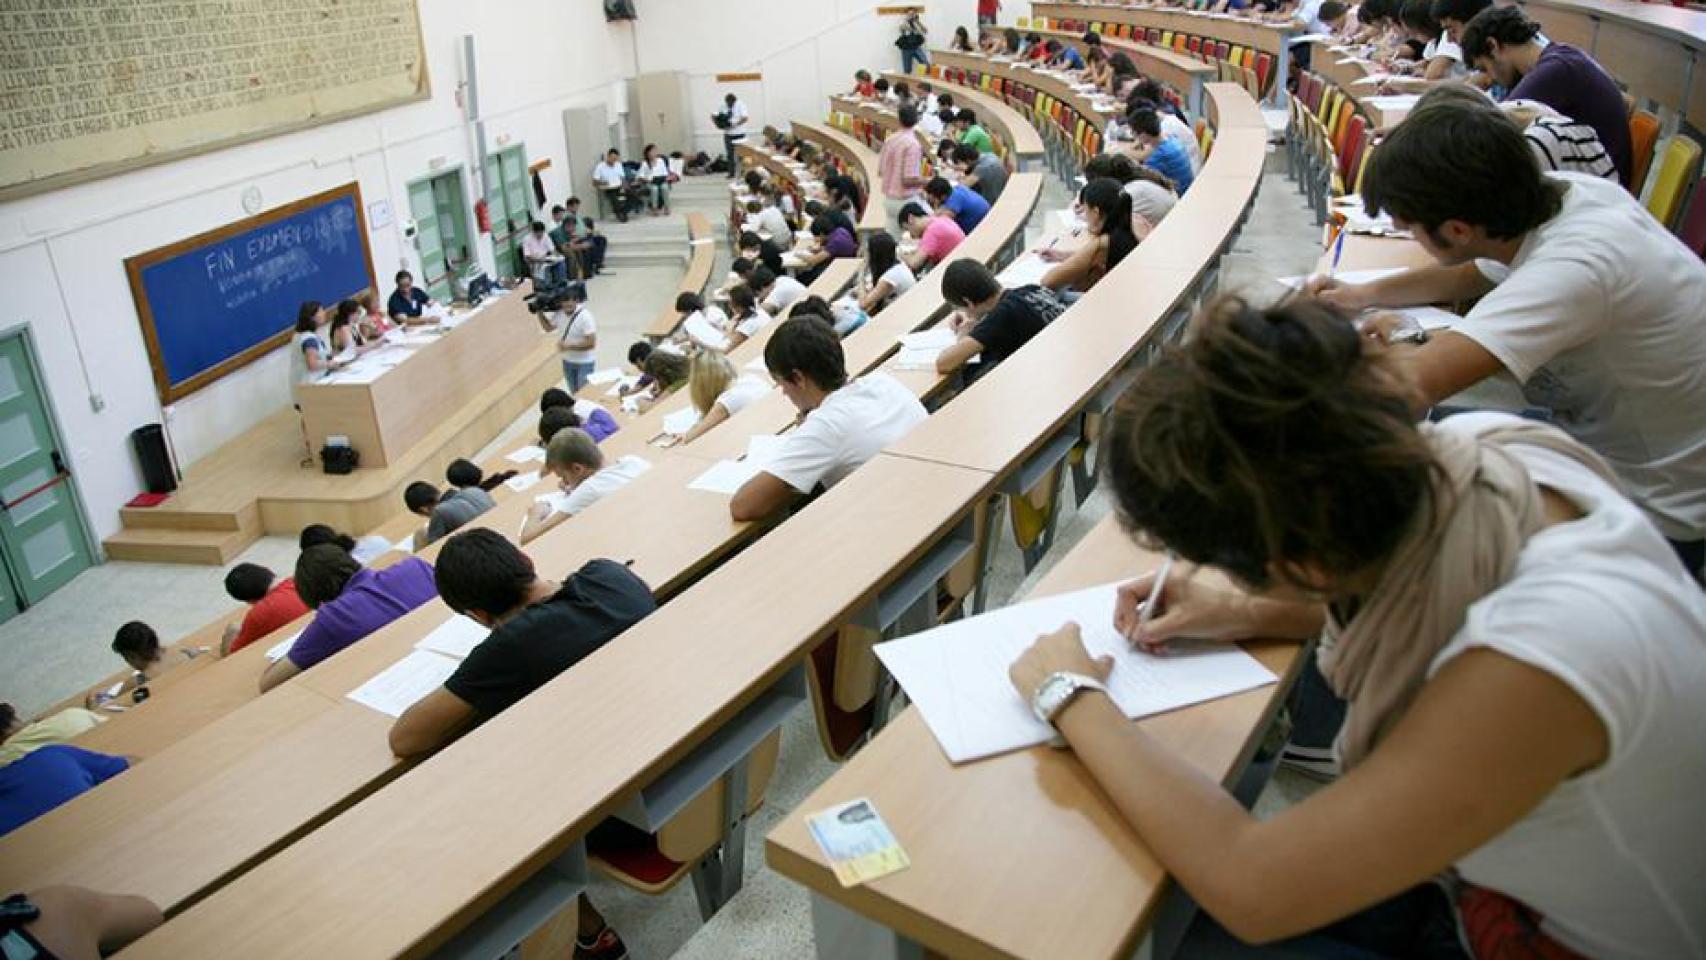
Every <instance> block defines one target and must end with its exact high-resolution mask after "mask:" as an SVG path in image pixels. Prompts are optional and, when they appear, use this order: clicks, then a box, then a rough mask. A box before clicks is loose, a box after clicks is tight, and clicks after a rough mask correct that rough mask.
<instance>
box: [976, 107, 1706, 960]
mask: <svg viewBox="0 0 1706 960" xmlns="http://www.w3.org/2000/svg"><path fill="white" fill-rule="evenodd" d="M1415 118H1416V114H1415V113H1412V114H1410V117H1409V118H1408V119H1406V120H1405V121H1404V123H1403V124H1401V125H1400V126H1399V128H1398V129H1400V130H1402V129H1405V128H1407V127H1408V126H1409V124H1410V123H1411V122H1413V121H1414V120H1415ZM1433 133H1437V131H1433ZM1424 139H1425V141H1426V142H1427V143H1428V144H1429V145H1430V147H1431V148H1432V149H1434V150H1436V151H1437V148H1438V146H1439V144H1441V143H1447V142H1450V143H1453V144H1454V146H1455V141H1446V140H1442V139H1439V138H1437V137H1435V136H1431V135H1430V136H1426V137H1424ZM1389 146H1390V141H1388V142H1387V144H1384V145H1382V146H1381V150H1382V151H1385V150H1387V149H1388V148H1389ZM1443 154H1444V155H1443V156H1440V158H1439V160H1440V163H1441V164H1442V165H1449V164H1451V163H1452V162H1455V161H1461V160H1462V159H1463V157H1464V156H1465V151H1463V150H1460V149H1452V150H1447V151H1443ZM1470 155H1474V154H1470ZM1377 156H1378V154H1377ZM1441 186H1442V188H1443V187H1449V186H1451V184H1442V185H1441ZM1572 189H1574V187H1572ZM1611 189H1616V188H1611ZM1420 235H1421V234H1420V232H1419V231H1418V236H1420ZM1698 302H1699V301H1695V304H1696V305H1697V304H1698ZM1696 319H1697V316H1696ZM1191 329H1192V336H1191V337H1190V338H1189V339H1187V340H1186V342H1185V344H1184V346H1183V347H1181V348H1174V349H1171V350H1169V351H1167V352H1165V353H1164V354H1163V355H1162V357H1161V359H1160V360H1159V361H1158V362H1156V363H1155V364H1152V365H1150V366H1148V367H1146V368H1144V369H1143V370H1142V371H1141V372H1140V373H1139V375H1138V377H1137V380H1136V382H1135V383H1134V384H1133V385H1132V386H1131V387H1130V388H1128V389H1127V391H1126V393H1125V395H1124V396H1123V397H1122V398H1121V399H1120V402H1119V404H1118V406H1116V408H1115V412H1114V415H1113V418H1112V421H1111V423H1110V425H1109V428H1108V431H1107V433H1106V436H1105V439H1104V442H1105V443H1107V444H1108V447H1107V450H1106V453H1105V455H1106V457H1107V467H1106V471H1107V473H1106V475H1107V477H1108V479H1109V482H1110V485H1111V486H1112V487H1113V496H1114V498H1115V501H1116V503H1117V509H1118V511H1119V516H1120V518H1121V521H1122V525H1123V526H1124V527H1125V528H1126V529H1128V530H1129V531H1131V533H1132V534H1133V535H1134V536H1135V537H1138V538H1140V539H1141V540H1142V541H1143V542H1144V543H1145V544H1146V545H1152V546H1154V547H1156V548H1165V549H1167V550H1168V551H1170V552H1171V553H1172V554H1174V555H1176V556H1178V557H1179V558H1180V559H1181V560H1182V561H1188V563H1189V566H1186V567H1185V569H1184V570H1182V571H1181V570H1174V571H1173V576H1172V577H1170V578H1169V579H1168V580H1167V581H1166V583H1165V585H1164V586H1163V587H1162V592H1161V595H1160V596H1159V597H1158V598H1157V599H1158V604H1157V609H1158V610H1159V611H1160V615H1159V616H1156V617H1155V618H1154V619H1148V620H1147V622H1145V621H1146V618H1143V617H1140V616H1139V615H1138V610H1137V608H1138V604H1139V603H1140V602H1141V601H1142V600H1143V599H1144V598H1146V597H1147V596H1148V595H1149V593H1150V592H1151V590H1152V589H1153V588H1154V586H1155V578H1154V576H1153V575H1145V576H1143V577H1139V578H1138V579H1137V580H1135V581H1133V582H1132V583H1130V584H1128V585H1126V586H1125V587H1124V588H1122V590H1121V591H1120V597H1119V599H1118V600H1117V601H1116V605H1115V612H1114V617H1113V624H1112V627H1113V628H1114V629H1115V630H1117V631H1119V632H1120V633H1122V634H1124V635H1125V636H1126V637H1127V638H1128V640H1130V641H1131V642H1132V643H1133V644H1135V645H1137V646H1138V647H1139V648H1140V649H1145V650H1159V649H1160V648H1163V647H1164V646H1165V645H1166V644H1167V643H1168V642H1169V641H1170V640H1172V639H1173V638H1180V637H1184V636H1189V637H1192V638H1211V639H1214V640H1221V641H1235V640H1243V639H1248V638H1255V637H1262V638H1269V639H1275V638H1296V639H1298V640H1300V641H1313V640H1314V639H1315V638H1316V636H1317V635H1319V634H1321V632H1322V630H1323V628H1325V630H1326V640H1325V641H1324V642H1323V645H1322V647H1323V650H1324V651H1326V652H1325V654H1324V656H1323V658H1322V664H1323V670H1324V672H1325V674H1326V676H1327V678H1328V680H1329V681H1330V683H1331V685H1332V687H1333V688H1334V689H1335V690H1337V691H1339V692H1341V693H1343V694H1345V695H1347V696H1348V697H1349V698H1350V710H1349V715H1348V718H1347V719H1346V722H1345V726H1344V728H1343V730H1341V731H1340V733H1339V747H1340V749H1339V755H1340V759H1341V762H1342V763H1343V765H1344V766H1345V768H1346V771H1347V772H1346V773H1345V775H1344V776H1343V777H1341V778H1340V779H1339V781H1338V782H1337V783H1335V784H1334V785H1333V786H1331V787H1329V788H1327V789H1325V790H1322V791H1320V792H1318V793H1316V794H1314V795H1313V796H1310V797H1308V798H1307V799H1304V800H1302V801H1301V802H1300V803H1297V804H1296V805H1294V806H1292V807H1291V808H1290V809H1289V810H1286V811H1285V812H1284V813H1282V814H1280V815H1279V816H1276V817H1273V818H1269V819H1261V820H1259V819H1257V818H1256V817H1254V816H1253V815H1252V814H1251V813H1250V812H1249V811H1247V810H1246V809H1245V808H1244V807H1243V806H1242V805H1241V804H1240V803H1239V802H1238V801H1237V800H1235V799H1234V798H1233V797H1232V796H1230V795H1229V794H1228V793H1227V792H1226V790H1225V788H1224V787H1223V786H1222V785H1221V783H1220V782H1218V780H1216V779H1213V778H1211V777H1208V776H1205V775H1204V773H1203V772H1201V771H1199V770H1197V769H1195V768H1194V767H1192V766H1191V765H1190V764H1189V763H1186V762H1184V761H1183V760H1182V759H1181V758H1180V757H1179V756H1178V754H1177V753H1175V752H1174V751H1173V750H1171V749H1169V748H1168V747H1166V746H1164V745H1162V744H1160V743H1158V742H1157V741H1156V740H1154V739H1153V738H1152V736H1151V735H1150V734H1148V733H1146V732H1145V731H1144V728H1143V727H1142V726H1140V725H1138V724H1135V723H1132V722H1130V721H1128V720H1127V719H1126V718H1125V717H1124V716H1123V715H1122V714H1120V713H1119V712H1118V710H1117V709H1116V708H1114V707H1113V705H1112V703H1111V702H1110V701H1109V700H1108V699H1107V697H1106V696H1105V695H1103V694H1102V693H1101V692H1100V690H1099V689H1098V686H1099V684H1100V682H1101V681H1104V680H1106V679H1107V677H1108V676H1109V661H1108V660H1106V659H1103V660H1100V661H1098V660H1094V659H1092V658H1091V657H1090V656H1089V654H1087V653H1086V652H1085V650H1084V646H1083V643H1082V642H1081V641H1080V639H1079V629H1078V625H1076V624H1068V625H1067V626H1066V627H1065V628H1063V629H1061V630H1058V631H1056V632H1055V633H1052V634H1049V635H1047V636H1045V637H1043V638H1042V639H1041V640H1039V641H1038V642H1037V644H1036V645H1035V646H1033V647H1032V648H1031V650H1030V651H1028V652H1027V653H1025V654H1024V655H1022V656H1021V657H1020V658H1019V659H1018V660H1017V661H1016V662H1015V663H1014V664H1013V666H1012V668H1011V669H1010V671H1009V673H1010V675H1011V678H1012V681H1013V685H1014V687H1015V689H1016V690H1017V691H1018V693H1019V695H1020V696H1021V697H1022V698H1024V700H1025V701H1026V702H1027V703H1029V704H1030V705H1031V706H1032V709H1033V710H1034V712H1035V713H1036V714H1037V715H1038V716H1039V717H1042V718H1044V719H1046V720H1048V721H1049V722H1050V723H1051V724H1052V725H1053V726H1054V727H1055V728H1056V729H1057V730H1059V731H1060V732H1061V733H1062V734H1063V735H1064V737H1065V740H1066V743H1067V745H1068V746H1069V747H1070V748H1071V749H1072V750H1073V751H1074V752H1075V753H1076V754H1077V755H1078V756H1077V759H1078V760H1079V761H1080V762H1081V763H1082V764H1083V765H1084V769H1085V770H1086V771H1087V772H1088V773H1089V775H1090V777H1091V778H1092V779H1094V780H1095V781H1096V782H1097V784H1098V785H1099V786H1100V787H1101V789H1102V790H1103V791H1104V793H1105V794H1106V796H1107V797H1109V798H1110V799H1111V800H1112V801H1113V804H1114V807H1115V808H1116V809H1117V810H1118V811H1119V812H1120V814H1121V815H1122V816H1123V817H1124V819H1126V820H1127V821H1128V822H1129V823H1130V825H1131V826H1132V828H1133V829H1134V830H1135V831H1136V834H1137V836H1138V838H1139V839H1141V840H1142V841H1143V842H1144V843H1145V844H1147V845H1148V847H1149V849H1150V850H1152V851H1153V852H1154V854H1155V857H1156V859H1157V860H1158V861H1159V865H1160V868H1161V869H1164V870H1165V871H1166V872H1167V873H1168V874H1170V875H1171V876H1173V877H1174V878H1176V879H1177V881H1178V883H1179V885H1180V887H1181V888H1182V891H1183V892H1184V893H1185V894H1187V895H1189V896H1190V897H1191V898H1192V899H1193V900H1195V901H1196V902H1197V903H1199V904H1201V906H1202V908H1203V911H1204V914H1205V916H1203V917H1201V918H1200V919H1199V921H1198V923H1197V925H1196V926H1195V927H1193V928H1192V929H1191V931H1190V932H1189V934H1187V936H1186V937H1185V941H1184V943H1182V944H1181V945H1180V946H1179V949H1178V955H1179V956H1187V957H1189V956H1224V955H1228V954H1226V953H1222V952H1220V951H1221V950H1235V951H1237V952H1238V954H1239V955H1253V953H1252V952H1250V951H1251V948H1248V947H1238V946H1237V945H1236V944H1234V943H1232V937H1237V938H1238V939H1240V940H1243V941H1246V942H1260V943H1265V944H1271V947H1270V949H1269V950H1268V951H1263V952H1262V955H1272V956H1280V955H1283V956H1312V957H1325V956H1359V957H1360V956H1421V955H1426V956H1442V957H1443V956H1452V957H1468V956H1480V957H1495V956H1506V955H1508V954H1506V953H1505V952H1504V948H1509V947H1514V948H1515V950H1516V952H1517V953H1518V954H1520V955H1522V956H1530V957H1542V956H1545V957H1577V956H1594V957H1610V956H1645V957H1670V956H1676V957H1680V956H1685V955H1689V954H1694V953H1697V952H1698V949H1697V948H1698V946H1699V945H1700V944H1701V943H1706V912H1702V911H1700V910H1698V909H1694V908H1688V907H1683V906H1681V905H1683V904H1690V903H1692V904H1702V903H1706V871H1702V870H1701V869H1700V866H1701V864H1702V863H1706V831H1702V830H1700V828H1699V827H1700V824H1699V820H1700V818H1699V803H1698V800H1699V797H1700V796H1701V795H1702V791H1706V752H1703V751H1701V750H1698V749H1693V748H1692V747H1691V746H1688V745H1691V744H1696V743H1697V742H1698V740H1699V733H1700V731H1701V730H1702V729H1706V594H1703V593H1702V591H1700V590H1699V588H1698V587H1697V586H1696V585H1695V584H1693V583H1691V582H1690V581H1689V580H1688V579H1687V578H1686V577H1685V576H1684V575H1683V571H1682V570H1681V569H1680V568H1679V567H1678V566H1677V565H1676V563H1675V561H1674V559H1673V558H1672V557H1671V555H1670V552H1669V551H1668V550H1666V548H1665V544H1664V541H1663V540H1662V539H1661V538H1660V537H1659V535H1658V531H1656V530H1654V529H1653V528H1652V526H1651V525H1650V524H1649V523H1647V522H1646V520H1645V519H1644V518H1643V517H1642V514H1641V512H1640V511H1639V510H1637V509H1636V508H1635V507H1634V506H1633V505H1632V504H1630V503H1629V502H1628V501H1627V500H1626V499H1624V497H1623V495H1622V493H1621V492H1620V491H1619V490H1618V481H1617V478H1616V477H1614V476H1613V475H1612V474H1611V473H1610V472H1609V471H1607V470H1606V469H1605V465H1604V463H1603V461H1601V460H1600V459H1599V458H1598V457H1596V456H1594V455H1593V454H1592V453H1591V452H1590V451H1588V450H1586V449H1585V448H1583V447H1581V446H1580V445H1578V444H1576V443H1574V442H1573V441H1571V440H1570V439H1569V438H1568V437H1566V436H1565V435H1563V434H1562V433H1560V432H1558V431H1557V430H1555V429H1553V428H1552V427H1550V426H1546V425H1543V424H1537V423H1534V422H1532V421H1526V420H1521V419H1517V418H1515V417H1511V416H1507V415H1503V414H1493V413H1480V414H1472V415H1463V416H1457V417H1452V418H1449V419H1447V420H1444V421H1441V422H1440V423H1438V424H1423V425H1420V426H1418V425H1417V424H1416V422H1415V419H1414V417H1413V415H1412V412H1411V407H1410V398H1409V397H1408V395H1407V394H1408V392H1409V387H1408V383H1407V373H1406V372H1405V371H1404V369H1403V368H1402V366H1401V365H1399V364H1397V363H1395V362H1394V360H1395V359H1396V358H1395V357H1393V355H1392V351H1391V350H1390V349H1387V348H1384V347H1383V346H1382V345H1380V344H1378V343H1375V342H1373V341H1371V340H1370V339H1369V338H1367V337H1363V336H1359V335H1358V334H1357V332H1356V331H1355V329H1354V328H1353V327H1352V326H1351V325H1350V324H1348V323H1347V322H1346V318H1345V317H1344V316H1343V315H1340V314H1338V313H1337V312H1336V311H1331V310H1327V309H1323V308H1322V307H1321V306H1320V305H1319V304H1316V303H1312V302H1310V301H1307V300H1293V301H1291V302H1289V303H1285V304H1282V305H1281V306H1279V307H1276V308H1272V309H1269V310H1266V311H1262V310H1256V309H1253V308H1251V307H1249V306H1247V305H1244V304H1242V303H1239V302H1237V301H1223V302H1222V303H1220V304H1218V305H1217V306H1216V307H1213V308H1211V309H1210V310H1209V311H1208V312H1207V314H1206V315H1204V316H1200V317H1199V318H1197V320H1196V321H1195V322H1194V323H1193V324H1192V325H1191ZM1196 565H1201V566H1205V567H1215V568H1218V570H1219V571H1221V572H1224V574H1225V575H1226V576H1227V578H1228V579H1229V580H1230V581H1231V582H1232V583H1233V584H1238V585H1239V586H1230V585H1226V584H1225V582H1224V581H1217V580H1216V579H1211V578H1209V577H1201V576H1193V575H1192V574H1193V573H1194V572H1195V567H1196ZM1113 669H1114V670H1116V671H1117V670H1119V669H1120V668H1119V667H1114V668H1113ZM1080 678H1085V679H1087V680H1088V681H1089V683H1088V684H1085V686H1083V687H1081V688H1080V689H1079V690H1077V691H1074V690H1072V689H1071V687H1072V685H1073V684H1074V683H1080V684H1083V683H1085V679H1080ZM1075 693H1076V695H1074V694H1075ZM1447 868H1452V873H1453V876H1452V880H1453V881H1454V882H1453V883H1452V884H1451V885H1450V886H1449V887H1442V886H1440V885H1436V883H1435V882H1434V881H1435V880H1436V878H1438V877H1439V876H1440V874H1441V873H1442V871H1444V870H1446V869H1447ZM1459 881H1460V882H1459ZM1444 890H1449V891H1450V893H1449V894H1446V893H1443V892H1442V891H1444ZM1453 901H1455V903H1454V902H1453ZM1457 908H1461V917H1460V916H1459V911H1458V909H1457ZM1210 918H1212V919H1210ZM1459 919H1461V920H1462V921H1463V923H1462V926H1461V927H1460V925H1459ZM1460 929H1461V930H1462V931H1463V933H1464V934H1466V936H1463V937H1462V939H1463V940H1465V941H1467V950H1466V949H1465V947H1464V946H1463V945H1460V942H1459V938H1460V934H1459V932H1458V931H1459V930H1460ZM1430 933H1437V935H1440V936H1439V938H1438V939H1433V944H1436V945H1437V947H1438V948H1437V949H1429V948H1428V945H1427V944H1424V938H1425V937H1428V936H1429V934H1430Z"/></svg>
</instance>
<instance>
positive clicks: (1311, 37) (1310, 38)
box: [1286, 33, 1338, 43]
mask: <svg viewBox="0 0 1706 960" xmlns="http://www.w3.org/2000/svg"><path fill="white" fill-rule="evenodd" d="M1336 39H1338V36H1337V35H1336V34H1331V33H1306V34H1304V35H1303V36H1301V37H1292V38H1291V39H1289V40H1287V41H1286V42H1287V43H1314V42H1315V41H1317V40H1321V41H1327V40H1336Z"/></svg>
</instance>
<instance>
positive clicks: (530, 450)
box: [504, 446, 545, 463]
mask: <svg viewBox="0 0 1706 960" xmlns="http://www.w3.org/2000/svg"><path fill="white" fill-rule="evenodd" d="M504 459H505V460H508V461H509V462H510V463H544V462H545V448H544V447H539V446H529V447H522V448H521V449H520V450H512V451H510V452H509V453H508V454H505V455H504Z"/></svg>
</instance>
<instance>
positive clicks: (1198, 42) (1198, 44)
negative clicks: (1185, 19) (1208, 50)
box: [1185, 37, 1202, 57]
mask: <svg viewBox="0 0 1706 960" xmlns="http://www.w3.org/2000/svg"><path fill="white" fill-rule="evenodd" d="M1185 49H1186V50H1189V51H1190V52H1191V56H1193V57H1200V56H1202V37H1192V38H1190V39H1189V40H1187V41H1185Z"/></svg>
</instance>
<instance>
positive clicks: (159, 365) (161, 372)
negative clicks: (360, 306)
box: [124, 181, 378, 404]
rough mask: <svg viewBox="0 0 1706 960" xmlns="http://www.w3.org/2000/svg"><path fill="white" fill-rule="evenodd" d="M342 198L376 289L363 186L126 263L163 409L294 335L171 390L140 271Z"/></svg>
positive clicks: (298, 202)
mask: <svg viewBox="0 0 1706 960" xmlns="http://www.w3.org/2000/svg"><path fill="white" fill-rule="evenodd" d="M344 197H349V198H351V199H352V200H353V201H354V202H355V220H356V229H357V231H358V232H359V233H360V234H361V254H362V257H363V258H364V259H365V260H366V261H367V276H368V278H369V279H370V280H373V281H374V283H375V285H377V283H378V280H377V279H376V278H375V275H374V273H373V247H372V245H371V244H369V243H368V238H367V207H366V206H364V205H363V204H362V202H361V184H360V183H359V182H356V181H351V182H349V183H345V184H341V185H339V186H336V187H333V188H332V189H330V190H322V191H321V192H319V193H316V194H314V195H313V196H309V197H303V198H302V199H300V200H295V201H292V202H290V203H287V204H285V205H284V206H282V207H274V208H273V209H271V210H264V211H262V212H260V213H257V214H255V215H254V216H252V217H244V218H243V219H241V220H237V221H234V222H232V223H228V224H226V225H225V226H223V227H217V228H215V229H213V230H208V231H205V232H202V233H198V234H196V235H195V236H193V237H186V238H185V239H183V240H179V241H177V242H176V243H171V244H167V245H166V246H164V247H156V248H154V249H153V250H149V251H147V252H145V253H139V254H137V255H136V256H134V257H126V258H125V261H124V270H125V273H126V275H127V276H128V277H129V278H130V296H131V299H132V300H133V301H135V303H136V317H137V320H139V321H140V322H141V324H142V339H143V341H144V342H145V343H146V344H147V346H148V365H149V366H150V367H152V368H153V370H154V389H155V392H156V393H158V394H159V396H160V402H161V403H162V404H166V403H176V402H178V401H179V400H182V399H183V398H184V397H187V396H189V395H190V394H192V393H195V392H196V391H197V390H200V389H202V388H203V387H206V386H209V385H211V384H212V383H213V382H214V381H216V380H218V379H220V378H221V377H224V376H227V375H229V374H232V373H235V372H237V371H238V370H241V369H243V368H244V367H246V366H248V365H249V364H251V363H254V362H255V361H256V360H259V359H260V358H262V357H264V356H266V355H267V354H269V353H271V352H273V351H274V350H277V349H278V348H279V347H282V346H284V345H285V344H286V343H289V342H290V338H291V336H292V335H293V333H294V331H292V330H290V329H286V330H284V331H282V332H280V333H278V334H275V335H273V336H271V337H268V338H267V339H265V340H262V341H261V342H260V343H257V344H255V345H254V346H252V347H250V348H248V349H247V350H244V351H243V352H242V353H239V354H237V355H236V356H234V357H229V358H227V359H225V360H223V361H221V362H220V363H219V364H218V365H217V366H214V367H211V368H209V369H207V370H203V371H202V372H201V373H198V374H196V375H195V376H193V377H191V378H189V379H188V380H185V381H184V382H183V383H178V384H174V383H172V377H171V374H170V373H169V372H168V371H167V369H166V358H165V356H164V355H163V354H162V353H161V352H160V332H159V331H158V330H157V329H156V328H155V326H154V308H153V305H152V304H150V303H149V302H148V291H147V288H145V287H144V286H143V284H142V271H144V270H146V269H148V268H149V267H151V266H153V265H154V264H156V263H159V262H160V261H162V260H170V259H172V258H173V257H176V256H178V255H179V254H182V253H184V252H186V251H189V250H193V249H195V248H196V247H200V246H205V245H207V244H210V243H219V242H220V241H223V240H225V239H227V238H229V237H232V236H235V235H236V234H239V233H244V232H246V231H249V230H253V229H255V228H257V227H264V226H266V225H267V224H269V223H273V222H275V221H278V220H283V219H285V218H286V217H292V216H295V215H296V214H298V213H301V212H302V211H304V210H307V209H309V208H312V207H318V206H321V205H323V204H326V203H330V202H331V201H333V200H339V199H342V198H344ZM360 292H361V291H359V290H351V291H349V295H350V296H354V295H355V294H357V293H360ZM377 295H378V294H377V292H376V293H375V296H377Z"/></svg>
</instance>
